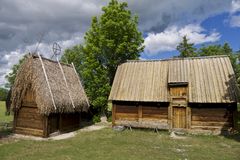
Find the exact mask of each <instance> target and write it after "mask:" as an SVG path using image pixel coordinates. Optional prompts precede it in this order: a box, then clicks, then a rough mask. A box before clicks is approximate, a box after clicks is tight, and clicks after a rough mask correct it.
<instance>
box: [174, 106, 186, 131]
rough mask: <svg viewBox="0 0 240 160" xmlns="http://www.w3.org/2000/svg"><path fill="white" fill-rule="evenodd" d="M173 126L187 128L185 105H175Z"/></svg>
mask: <svg viewBox="0 0 240 160" xmlns="http://www.w3.org/2000/svg"><path fill="white" fill-rule="evenodd" d="M173 128H186V108H185V107H173Z"/></svg>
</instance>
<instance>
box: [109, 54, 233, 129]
mask: <svg viewBox="0 0 240 160" xmlns="http://www.w3.org/2000/svg"><path fill="white" fill-rule="evenodd" d="M109 100H110V101H112V103H113V124H122V125H124V124H126V125H132V126H135V127H153V128H155V127H156V128H165V129H174V128H184V129H189V130H193V129H206V130H211V129H213V130H214V129H218V130H222V129H227V128H231V127H236V125H235V124H234V123H235V122H236V121H235V120H236V116H234V115H235V113H236V104H237V102H238V88H237V83H236V79H235V75H234V71H233V68H232V65H231V62H230V59H229V58H228V57H227V56H209V57H193V58H173V59H166V60H146V61H142V60H140V61H128V62H126V63H123V64H121V65H120V66H118V69H117V72H116V75H115V78H114V82H113V85H112V89H111V92H110V95H109ZM234 119H235V120H234Z"/></svg>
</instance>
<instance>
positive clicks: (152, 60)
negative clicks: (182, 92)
mask: <svg viewBox="0 0 240 160" xmlns="http://www.w3.org/2000/svg"><path fill="white" fill-rule="evenodd" d="M220 57H228V55H215V56H199V57H173V58H167V59H146V60H127V61H126V62H157V61H172V60H184V59H208V58H220Z"/></svg>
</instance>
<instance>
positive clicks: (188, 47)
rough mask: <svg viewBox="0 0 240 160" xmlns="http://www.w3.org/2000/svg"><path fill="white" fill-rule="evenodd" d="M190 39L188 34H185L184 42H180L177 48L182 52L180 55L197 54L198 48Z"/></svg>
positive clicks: (191, 55) (193, 55) (189, 55)
mask: <svg viewBox="0 0 240 160" xmlns="http://www.w3.org/2000/svg"><path fill="white" fill-rule="evenodd" d="M188 41H189V39H187V36H183V39H182V42H180V43H179V45H178V46H177V50H178V51H179V52H180V55H179V57H195V56H197V54H196V52H195V51H196V48H194V47H193V46H194V44H193V43H189V42H188Z"/></svg>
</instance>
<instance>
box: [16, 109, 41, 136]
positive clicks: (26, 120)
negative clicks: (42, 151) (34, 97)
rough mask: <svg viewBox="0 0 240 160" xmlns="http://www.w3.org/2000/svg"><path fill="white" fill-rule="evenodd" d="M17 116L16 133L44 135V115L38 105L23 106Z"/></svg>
mask: <svg viewBox="0 0 240 160" xmlns="http://www.w3.org/2000/svg"><path fill="white" fill-rule="evenodd" d="M15 118H16V123H15V125H16V126H15V133H18V134H29V135H34V136H43V117H42V116H41V115H40V114H39V113H38V112H37V108H36V107H30V106H22V107H21V109H20V110H19V111H18V113H17V115H16V117H15Z"/></svg>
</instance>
